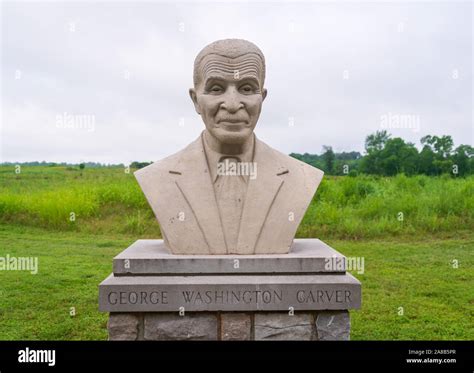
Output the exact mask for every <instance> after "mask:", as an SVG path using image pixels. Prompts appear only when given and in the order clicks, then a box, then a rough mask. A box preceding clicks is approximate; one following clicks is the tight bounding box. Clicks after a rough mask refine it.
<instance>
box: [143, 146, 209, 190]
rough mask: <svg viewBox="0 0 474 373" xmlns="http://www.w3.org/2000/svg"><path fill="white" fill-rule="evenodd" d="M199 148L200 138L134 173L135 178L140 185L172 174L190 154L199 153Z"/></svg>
mask: <svg viewBox="0 0 474 373" xmlns="http://www.w3.org/2000/svg"><path fill="white" fill-rule="evenodd" d="M199 148H202V146H201V139H200V138H198V139H197V140H195V141H193V142H192V143H190V144H189V145H188V146H186V147H185V148H184V149H181V150H180V151H178V152H176V153H174V154H172V155H170V156H168V157H166V158H163V159H161V160H159V161H156V162H153V163H152V164H150V165H148V166H146V167H143V168H141V169H139V170H137V171H135V172H134V175H135V178H136V179H137V180H138V182H139V183H141V181H142V180H143V181H145V180H147V179H150V180H155V179H157V178H160V177H162V176H163V175H165V174H169V173H170V172H171V173H172V172H173V171H174V170H177V169H179V168H180V165H181V164H182V163H183V162H186V159H187V158H188V157H189V156H190V154H193V153H195V152H196V151H199Z"/></svg>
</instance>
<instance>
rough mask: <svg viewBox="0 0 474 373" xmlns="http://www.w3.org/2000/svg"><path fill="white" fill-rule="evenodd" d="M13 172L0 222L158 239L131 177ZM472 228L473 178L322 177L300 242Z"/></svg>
mask: <svg viewBox="0 0 474 373" xmlns="http://www.w3.org/2000/svg"><path fill="white" fill-rule="evenodd" d="M14 171H15V170H14V168H13V167H7V166H3V167H0V222H3V223H7V224H16V225H22V226H35V227H43V228H48V229H54V230H60V231H64V230H71V231H79V232H84V233H96V234H103V233H123V234H140V235H144V236H147V237H148V236H149V237H154V238H156V237H159V235H160V231H159V226H158V224H157V223H156V220H155V218H154V216H153V213H152V211H151V209H150V207H149V206H148V203H147V202H146V199H145V197H144V195H143V193H142V192H141V190H140V188H139V186H138V184H137V182H136V181H135V178H134V176H133V174H132V171H131V172H130V173H125V172H124V169H122V168H98V169H85V170H83V171H82V172H80V171H79V170H78V169H74V168H68V167H23V168H22V170H21V173H20V174H15V172H14ZM71 213H73V214H74V215H71ZM71 217H72V218H73V219H71ZM473 228H474V176H471V177H469V178H465V179H455V178H452V177H450V176H442V177H427V176H415V177H406V176H404V175H398V176H396V177H392V178H385V177H370V176H357V177H348V176H343V177H341V176H339V177H330V176H329V177H328V176H326V177H325V178H324V179H323V182H322V183H321V185H320V187H319V190H318V192H317V194H316V196H315V198H314V199H313V201H312V203H311V205H310V207H309V208H308V211H307V213H306V216H305V218H304V220H303V222H302V224H301V225H300V228H299V230H298V232H297V237H320V238H326V237H332V238H350V239H362V238H377V237H387V236H402V235H409V236H413V235H418V236H424V235H426V234H429V235H433V234H436V235H442V236H447V237H450V236H452V235H453V234H456V235H459V234H464V233H466V232H469V231H472V230H473Z"/></svg>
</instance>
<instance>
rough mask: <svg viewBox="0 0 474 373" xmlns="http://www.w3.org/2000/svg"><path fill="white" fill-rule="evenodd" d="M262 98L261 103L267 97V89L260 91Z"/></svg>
mask: <svg viewBox="0 0 474 373" xmlns="http://www.w3.org/2000/svg"><path fill="white" fill-rule="evenodd" d="M262 97H263V99H262V101H263V100H265V97H267V89H266V88H264V89H263V91H262Z"/></svg>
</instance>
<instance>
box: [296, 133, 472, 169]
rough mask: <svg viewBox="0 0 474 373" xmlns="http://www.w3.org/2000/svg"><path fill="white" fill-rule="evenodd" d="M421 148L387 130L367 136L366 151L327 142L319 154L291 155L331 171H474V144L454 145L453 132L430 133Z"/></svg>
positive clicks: (423, 138)
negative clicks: (339, 148) (337, 147)
mask: <svg viewBox="0 0 474 373" xmlns="http://www.w3.org/2000/svg"><path fill="white" fill-rule="evenodd" d="M420 143H421V145H422V149H421V151H418V149H417V147H416V146H415V144H413V143H410V142H406V141H405V140H403V139H402V138H400V137H394V138H392V136H391V135H390V134H389V133H388V132H387V131H385V130H384V131H377V132H375V133H373V134H370V135H369V136H367V137H366V139H365V154H364V155H362V154H361V153H359V152H342V153H335V152H334V151H333V149H332V147H331V146H326V145H325V146H323V152H322V154H320V155H317V154H308V153H304V154H298V153H291V154H290V155H291V156H292V157H294V158H296V159H299V160H301V161H303V162H306V163H308V164H310V165H312V166H314V167H317V168H319V169H322V170H323V171H324V172H325V173H327V174H329V175H347V174H349V175H357V174H359V173H363V174H371V175H383V176H393V175H396V174H398V173H404V174H406V175H417V174H424V175H429V176H436V175H441V174H452V175H454V176H466V175H471V174H473V173H474V157H473V156H474V148H473V147H472V146H470V145H462V144H461V145H459V146H458V147H456V148H455V147H454V142H453V139H452V137H451V136H447V135H443V136H432V135H427V136H424V137H422V138H421V139H420Z"/></svg>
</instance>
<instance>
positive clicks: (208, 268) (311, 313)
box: [99, 239, 361, 340]
mask: <svg viewBox="0 0 474 373" xmlns="http://www.w3.org/2000/svg"><path fill="white" fill-rule="evenodd" d="M345 268H346V260H345V257H344V256H342V255H341V254H339V253H338V252H337V251H335V250H333V249H332V248H330V247H329V246H327V245H326V244H324V243H323V242H321V241H320V240H317V239H297V240H294V243H293V246H292V248H291V250H290V252H289V253H288V254H279V255H173V254H171V253H170V252H169V251H168V250H167V249H166V247H165V246H164V244H163V241H162V240H138V241H137V242H135V243H134V244H133V245H132V246H130V247H129V248H128V249H126V250H125V251H123V252H122V253H121V254H119V255H118V256H117V257H115V258H114V263H113V269H114V272H113V274H111V275H110V276H109V277H108V278H107V279H105V280H104V281H103V282H102V283H101V284H100V286H99V309H100V311H104V312H110V317H109V322H108V331H109V339H110V340H348V339H349V334H350V317H349V312H348V310H349V309H354V308H360V304H361V285H360V282H359V281H358V280H357V279H356V278H354V277H353V276H352V275H350V274H349V273H347V272H346V270H345Z"/></svg>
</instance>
